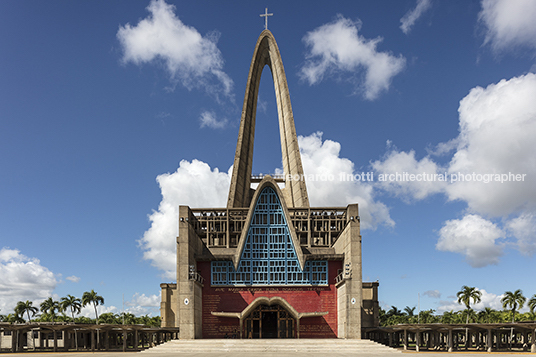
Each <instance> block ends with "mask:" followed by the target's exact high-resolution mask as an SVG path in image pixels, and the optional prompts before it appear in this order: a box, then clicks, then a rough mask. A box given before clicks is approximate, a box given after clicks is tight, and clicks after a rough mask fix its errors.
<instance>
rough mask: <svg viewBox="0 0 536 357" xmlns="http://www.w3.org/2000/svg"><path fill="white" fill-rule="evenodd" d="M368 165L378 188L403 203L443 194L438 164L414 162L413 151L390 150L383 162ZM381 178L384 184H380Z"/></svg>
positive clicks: (427, 159) (415, 160) (431, 161)
mask: <svg viewBox="0 0 536 357" xmlns="http://www.w3.org/2000/svg"><path fill="white" fill-rule="evenodd" d="M371 165H372V168H373V169H374V170H375V171H376V173H377V176H378V181H377V185H378V186H379V187H381V189H383V190H385V191H387V192H390V193H391V194H393V195H394V196H396V197H400V198H401V199H402V200H404V201H411V200H414V199H415V200H422V199H424V198H426V197H428V196H430V195H432V194H434V193H439V192H442V191H443V190H444V189H445V187H446V185H447V184H448V181H445V180H444V179H445V175H444V172H443V171H442V169H441V167H439V166H438V164H437V163H435V162H434V161H433V160H432V159H430V158H429V157H425V158H423V159H421V160H417V159H416V158H415V152H414V151H413V150H412V151H410V152H404V151H397V150H396V149H394V150H391V151H390V152H388V153H387V154H386V155H385V157H383V158H382V160H376V161H374V162H372V163H371ZM380 175H383V176H381V177H380ZM409 175H414V178H415V179H414V180H411V179H410V178H411V176H409ZM382 178H383V181H380V180H381V179H382Z"/></svg>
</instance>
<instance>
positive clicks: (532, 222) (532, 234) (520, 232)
mask: <svg viewBox="0 0 536 357" xmlns="http://www.w3.org/2000/svg"><path fill="white" fill-rule="evenodd" d="M506 227H507V229H508V230H509V231H510V232H511V234H512V235H513V236H514V237H515V238H517V247H518V249H519V251H520V252H521V253H522V254H524V255H533V254H534V253H535V252H536V215H535V214H534V213H533V212H524V213H523V214H521V215H520V216H519V217H516V218H513V219H511V220H510V221H508V222H507V224H506Z"/></svg>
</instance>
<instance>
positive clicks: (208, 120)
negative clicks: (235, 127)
mask: <svg viewBox="0 0 536 357" xmlns="http://www.w3.org/2000/svg"><path fill="white" fill-rule="evenodd" d="M199 122H200V123H201V124H200V125H201V128H205V127H207V128H211V129H223V128H224V127H225V126H226V125H227V119H221V120H218V119H217V118H216V114H215V113H214V112H209V111H204V112H202V113H201V116H200V117H199Z"/></svg>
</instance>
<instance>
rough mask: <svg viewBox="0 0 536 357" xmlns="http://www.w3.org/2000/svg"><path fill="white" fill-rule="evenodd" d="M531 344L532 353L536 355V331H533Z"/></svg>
mask: <svg viewBox="0 0 536 357" xmlns="http://www.w3.org/2000/svg"><path fill="white" fill-rule="evenodd" d="M530 343H531V346H530V352H531V353H536V330H532V339H531V341H530Z"/></svg>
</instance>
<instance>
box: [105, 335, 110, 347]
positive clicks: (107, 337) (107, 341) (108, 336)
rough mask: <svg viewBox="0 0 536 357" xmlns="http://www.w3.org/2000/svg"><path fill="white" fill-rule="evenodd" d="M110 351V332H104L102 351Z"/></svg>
mask: <svg viewBox="0 0 536 357" xmlns="http://www.w3.org/2000/svg"><path fill="white" fill-rule="evenodd" d="M109 349H110V332H109V331H106V332H104V350H105V351H108V350H109Z"/></svg>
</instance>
